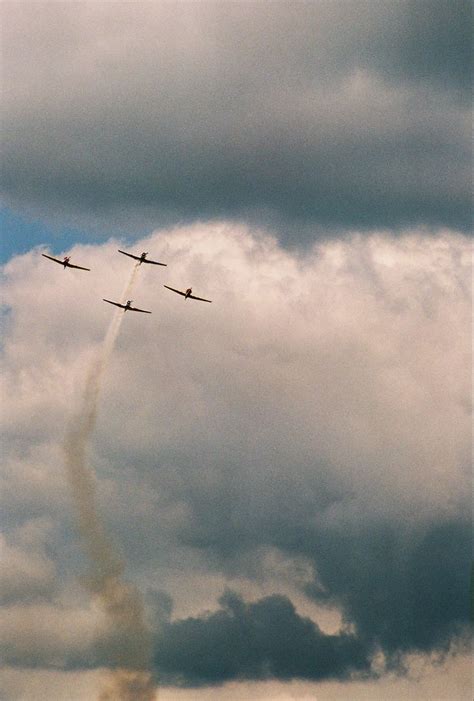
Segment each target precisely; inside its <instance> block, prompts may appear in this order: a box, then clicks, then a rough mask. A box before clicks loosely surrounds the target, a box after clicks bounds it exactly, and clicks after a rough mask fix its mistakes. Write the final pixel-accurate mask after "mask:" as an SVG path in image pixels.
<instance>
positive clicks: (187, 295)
mask: <svg viewBox="0 0 474 701" xmlns="http://www.w3.org/2000/svg"><path fill="white" fill-rule="evenodd" d="M118 252H119V253H122V254H123V255H124V256H128V257H129V258H133V259H134V260H137V261H138V265H141V264H142V263H150V264H151V265H163V266H165V267H166V263H160V262H158V261H156V260H149V259H148V258H147V255H148V252H147V251H144V252H143V253H142V254H141V255H139V256H136V255H134V254H133V253H127V251H121V250H120V249H118ZM41 255H42V256H43V257H44V258H48V259H49V260H52V261H54V262H55V263H59V265H62V266H63V267H64V269H66V268H77V269H78V270H88V271H90V268H84V267H83V266H82V265H73V264H72V263H71V262H70V256H64V258H63V260H60V259H59V258H54V257H53V256H48V255H47V254H46V253H42V254H41ZM164 287H166V289H167V290H171V291H172V292H176V294H178V295H181V296H182V297H184V299H185V300H187V299H196V300H199V301H200V302H209V303H211V302H212V300H211V299H204V297H197V296H196V295H193V294H192V292H193V290H192V287H188V288H187V289H186V290H184V292H183V291H182V290H177V289H176V288H174V287H169V286H168V285H164ZM102 299H103V301H104V302H107V303H108V304H113V305H114V306H116V307H120V309H123V310H124V312H129V311H130V312H142V314H151V312H150V311H148V310H147V309H139V308H138V307H132V301H133V300H131V299H129V300H127V302H126V304H122V303H121V302H114V301H113V300H111V299H105V298H102Z"/></svg>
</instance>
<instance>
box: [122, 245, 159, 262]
mask: <svg viewBox="0 0 474 701" xmlns="http://www.w3.org/2000/svg"><path fill="white" fill-rule="evenodd" d="M118 252H119V253H123V255H124V256H128V257H129V258H134V259H135V260H138V265H141V264H142V263H150V264H151V265H164V266H165V267H166V263H158V262H157V261H156V260H147V255H148V253H147V252H146V251H143V253H142V254H141V255H140V256H134V255H133V253H126V251H121V250H120V248H119V249H118Z"/></svg>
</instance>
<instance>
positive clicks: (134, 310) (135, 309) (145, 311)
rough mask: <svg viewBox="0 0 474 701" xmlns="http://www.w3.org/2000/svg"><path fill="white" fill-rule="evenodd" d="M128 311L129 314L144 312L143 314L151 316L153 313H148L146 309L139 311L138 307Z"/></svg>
mask: <svg viewBox="0 0 474 701" xmlns="http://www.w3.org/2000/svg"><path fill="white" fill-rule="evenodd" d="M128 311H129V312H142V313H143V314H151V312H148V311H147V310H146V309H138V307H129V308H128Z"/></svg>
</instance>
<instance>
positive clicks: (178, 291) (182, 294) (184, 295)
mask: <svg viewBox="0 0 474 701" xmlns="http://www.w3.org/2000/svg"><path fill="white" fill-rule="evenodd" d="M163 287H166V289H167V290H171V291H172V292H176V294H178V295H181V296H182V297H186V292H181V290H175V289H174V287H168V285H163Z"/></svg>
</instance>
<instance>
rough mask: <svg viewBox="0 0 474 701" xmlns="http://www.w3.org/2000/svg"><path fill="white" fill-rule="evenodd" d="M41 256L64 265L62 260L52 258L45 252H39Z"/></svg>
mask: <svg viewBox="0 0 474 701" xmlns="http://www.w3.org/2000/svg"><path fill="white" fill-rule="evenodd" d="M41 255H42V256H43V258H49V260H54V262H55V263H59V265H64V261H62V260H58V259H57V258H53V257H52V256H48V255H46V253H42V254H41Z"/></svg>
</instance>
